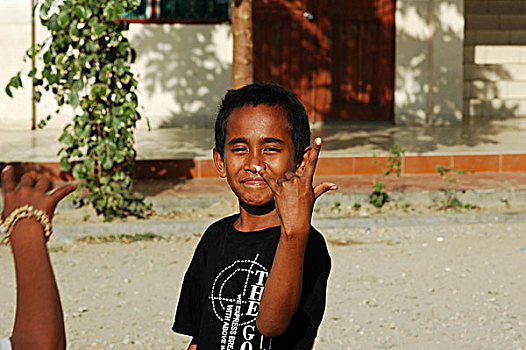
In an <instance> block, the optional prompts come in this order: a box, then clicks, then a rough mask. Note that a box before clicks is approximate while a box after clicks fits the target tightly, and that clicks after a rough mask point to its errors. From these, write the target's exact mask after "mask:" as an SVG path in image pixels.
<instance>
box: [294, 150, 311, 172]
mask: <svg viewBox="0 0 526 350" xmlns="http://www.w3.org/2000/svg"><path fill="white" fill-rule="evenodd" d="M311 151H312V147H310V146H309V147H307V148H305V150H304V151H303V155H302V156H301V158H300V159H299V160H298V162H297V163H296V174H297V175H301V174H303V172H304V171H305V165H307V161H308V160H309V155H310V152H311Z"/></svg>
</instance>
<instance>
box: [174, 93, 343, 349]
mask: <svg viewBox="0 0 526 350" xmlns="http://www.w3.org/2000/svg"><path fill="white" fill-rule="evenodd" d="M215 139H216V147H215V148H214V150H213V152H214V153H213V155H214V162H215V165H216V167H217V170H218V171H219V176H220V177H223V178H226V179H227V182H228V184H229V186H230V188H231V189H232V191H233V192H234V194H235V195H236V196H237V197H238V200H239V211H240V213H239V214H236V215H233V216H231V217H227V218H224V219H222V220H219V221H217V222H215V223H214V224H212V225H211V226H210V227H209V228H208V229H207V230H206V232H205V233H204V235H203V237H202V239H201V241H200V242H199V244H198V246H197V248H196V251H195V253H194V256H193V258H192V262H191V263H190V266H189V268H188V270H187V272H186V274H185V278H184V282H183V286H182V289H181V295H180V298H179V304H178V307H177V312H176V316H175V322H174V325H173V327H172V329H173V331H175V332H178V333H183V334H187V335H190V336H192V337H193V339H192V341H191V343H190V346H189V349H190V350H194V349H198V350H208V349H210V350H218V349H242V350H248V349H253V350H263V349H265V350H279V349H287V350H290V349H301V350H304V349H311V348H312V346H313V343H314V339H315V337H316V333H317V330H318V327H319V325H320V323H321V319H322V316H323V312H324V309H325V296H326V287H327V279H328V276H329V271H330V267H331V262H330V257H329V254H328V252H327V246H326V244H325V240H324V239H323V237H322V236H321V234H320V233H319V232H318V231H316V230H315V229H314V228H312V227H311V225H310V220H311V216H312V208H313V205H314V201H315V199H316V198H317V197H319V196H320V195H321V194H323V193H324V192H326V191H329V190H333V189H336V188H337V187H336V185H335V184H332V183H323V184H320V185H318V186H316V187H314V188H313V186H312V179H313V175H314V170H315V167H316V163H317V159H318V155H319V152H320V148H321V139H316V140H315V142H314V147H313V148H311V147H309V143H310V129H309V121H308V117H307V114H306V112H305V109H304V107H303V105H302V104H301V102H300V101H299V100H298V99H297V97H296V96H295V95H294V94H293V93H291V92H290V91H288V90H286V89H284V88H282V87H281V86H278V85H274V84H267V83H255V84H252V85H248V86H245V87H243V88H241V89H238V90H230V91H228V92H227V94H226V96H225V97H224V99H223V101H222V104H221V107H220V110H219V113H218V117H217V121H216V126H215Z"/></svg>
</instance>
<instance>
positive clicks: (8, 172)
mask: <svg viewBox="0 0 526 350" xmlns="http://www.w3.org/2000/svg"><path fill="white" fill-rule="evenodd" d="M2 189H3V190H4V193H7V192H11V191H14V190H15V170H14V168H13V166H11V165H7V166H6V167H5V168H4V170H2Z"/></svg>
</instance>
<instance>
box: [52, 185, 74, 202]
mask: <svg viewBox="0 0 526 350" xmlns="http://www.w3.org/2000/svg"><path fill="white" fill-rule="evenodd" d="M77 186H78V184H77V183H76V182H74V183H71V184H69V185H64V186H62V187H59V188H57V189H56V190H54V191H53V192H51V194H50V196H51V197H52V198H53V199H54V200H55V203H58V202H59V201H61V200H62V199H63V198H64V197H66V196H67V195H68V194H70V193H71V192H73V191H75V190H76V189H77Z"/></svg>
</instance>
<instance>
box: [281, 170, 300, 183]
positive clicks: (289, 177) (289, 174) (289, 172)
mask: <svg viewBox="0 0 526 350" xmlns="http://www.w3.org/2000/svg"><path fill="white" fill-rule="evenodd" d="M284 176H285V179H286V180H287V181H290V180H291V179H292V178H293V177H295V176H298V175H296V174H294V173H293V172H292V171H287V172H286V173H285V175H284Z"/></svg>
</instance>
